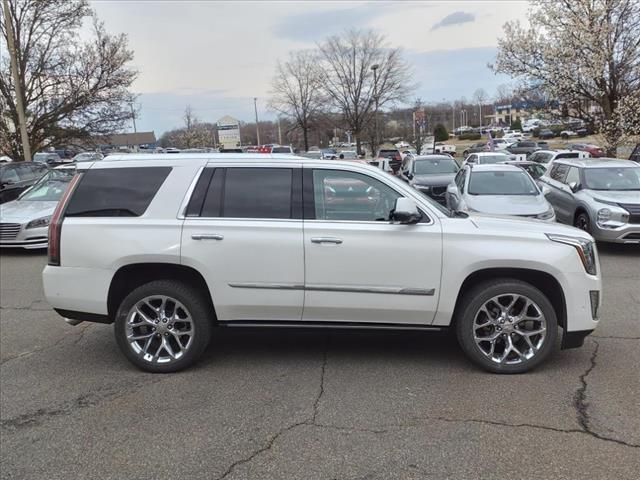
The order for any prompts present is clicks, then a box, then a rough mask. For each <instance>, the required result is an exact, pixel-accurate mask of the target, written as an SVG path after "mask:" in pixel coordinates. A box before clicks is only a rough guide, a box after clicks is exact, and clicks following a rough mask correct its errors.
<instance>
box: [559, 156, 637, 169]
mask: <svg viewBox="0 0 640 480" xmlns="http://www.w3.org/2000/svg"><path fill="white" fill-rule="evenodd" d="M554 163H564V164H566V165H571V166H574V167H580V168H598V167H638V163H637V162H633V161H631V160H621V159H618V158H604V157H603V158H559V159H557V160H554Z"/></svg>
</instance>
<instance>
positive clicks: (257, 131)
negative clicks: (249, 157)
mask: <svg viewBox="0 0 640 480" xmlns="http://www.w3.org/2000/svg"><path fill="white" fill-rule="evenodd" d="M253 109H254V110H255V112H256V137H257V141H258V146H260V125H259V124H258V97H253Z"/></svg>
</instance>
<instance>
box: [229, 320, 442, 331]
mask: <svg viewBox="0 0 640 480" xmlns="http://www.w3.org/2000/svg"><path fill="white" fill-rule="evenodd" d="M217 325H218V326H220V327H233V328H238V327H251V328H256V327H258V328H322V329H332V328H333V329H346V330H422V331H432V332H440V331H443V330H447V327H439V326H438V327H433V326H431V325H414V324H406V323H401V324H397V323H359V322H297V321H284V322H282V321H280V322H278V321H273V320H264V321H261V320H228V321H218V323H217Z"/></svg>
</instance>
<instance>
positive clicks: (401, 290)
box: [305, 285, 436, 296]
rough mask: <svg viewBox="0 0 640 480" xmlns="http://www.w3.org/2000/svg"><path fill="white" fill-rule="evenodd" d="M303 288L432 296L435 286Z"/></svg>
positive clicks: (314, 286) (325, 286) (334, 286)
mask: <svg viewBox="0 0 640 480" xmlns="http://www.w3.org/2000/svg"><path fill="white" fill-rule="evenodd" d="M305 290H307V291H311V292H349V293H385V294H392V295H425V296H433V295H435V293H436V289H435V288H411V287H370V286H366V287H365V286H357V285H307V286H306V287H305Z"/></svg>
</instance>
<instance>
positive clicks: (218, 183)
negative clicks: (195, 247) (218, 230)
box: [186, 168, 301, 219]
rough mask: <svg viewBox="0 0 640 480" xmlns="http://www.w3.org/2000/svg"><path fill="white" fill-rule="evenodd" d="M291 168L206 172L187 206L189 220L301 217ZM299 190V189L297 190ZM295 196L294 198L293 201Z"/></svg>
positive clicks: (295, 182)
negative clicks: (204, 218) (205, 218)
mask: <svg viewBox="0 0 640 480" xmlns="http://www.w3.org/2000/svg"><path fill="white" fill-rule="evenodd" d="M297 170H298V171H297V172H296V175H294V170H293V169H291V168H216V169H205V170H204V171H203V173H202V175H201V176H200V179H199V180H198V183H197V185H196V187H195V189H194V192H193V195H192V196H191V200H190V201H189V205H188V207H187V212H186V215H187V217H210V218H211V217H229V218H275V219H282V218H284V219H289V218H300V215H301V212H299V211H298V210H300V209H301V199H300V198H298V197H300V195H301V192H297V191H296V192H294V191H295V190H296V188H294V187H295V186H296V185H297V184H299V183H300V181H299V180H294V177H296V176H299V174H300V171H299V169H297ZM298 189H299V187H298ZM294 197H295V198H294Z"/></svg>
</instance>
